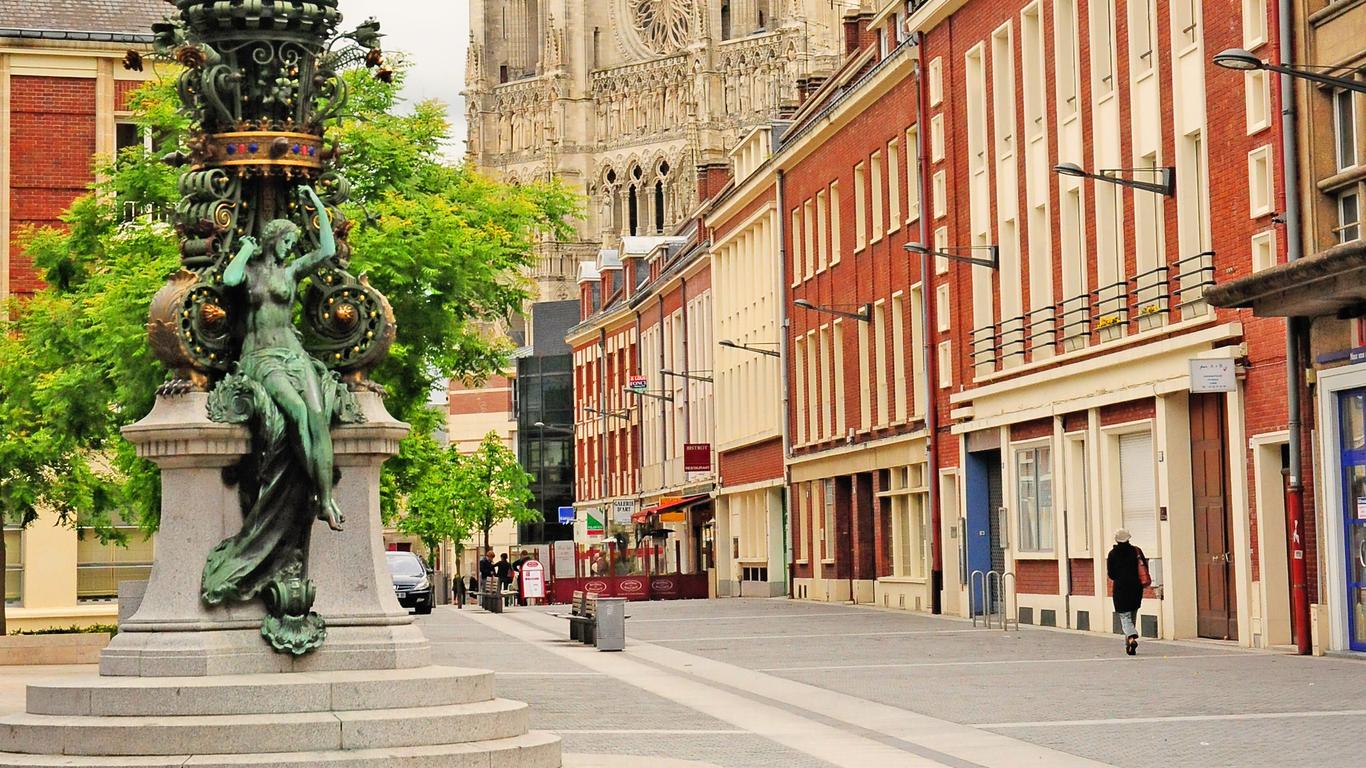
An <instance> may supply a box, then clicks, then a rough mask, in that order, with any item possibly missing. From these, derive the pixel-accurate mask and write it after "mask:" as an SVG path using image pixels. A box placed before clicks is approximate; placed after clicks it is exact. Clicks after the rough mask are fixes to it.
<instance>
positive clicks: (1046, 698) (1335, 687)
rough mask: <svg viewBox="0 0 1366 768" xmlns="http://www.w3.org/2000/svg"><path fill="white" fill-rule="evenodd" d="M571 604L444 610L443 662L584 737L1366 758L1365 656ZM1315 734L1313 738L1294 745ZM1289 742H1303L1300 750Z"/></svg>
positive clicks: (709, 745) (889, 753)
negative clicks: (1129, 646) (1365, 742)
mask: <svg viewBox="0 0 1366 768" xmlns="http://www.w3.org/2000/svg"><path fill="white" fill-rule="evenodd" d="M555 610H558V609H513V610H511V611H510V612H509V613H506V614H503V615H501V616H497V615H492V614H487V613H484V612H482V611H478V610H464V611H456V610H454V609H449V608H442V609H440V610H438V611H437V613H436V614H435V615H433V616H432V617H431V618H430V619H425V620H424V622H425V623H424V628H425V629H426V631H427V633H428V635H429V636H430V637H431V639H432V640H433V641H434V642H436V643H437V644H438V658H439V659H441V660H442V661H443V662H444V663H451V664H469V665H483V666H489V667H492V668H493V669H495V670H497V671H498V672H499V678H498V679H499V687H500V694H501V695H504V696H509V697H512V698H516V699H522V700H525V701H529V702H530V703H531V704H532V707H533V711H534V714H533V721H532V722H533V727H535V728H539V729H545V730H551V731H556V732H558V733H560V734H561V735H562V736H563V737H564V739H565V746H566V749H567V750H568V751H571V752H605V753H633V754H648V755H661V756H669V757H676V758H685V759H692V760H704V761H708V762H712V763H715V764H717V765H721V766H728V767H730V768H758V767H760V766H785V767H787V768H798V767H801V768H806V767H808V766H809V767H811V768H815V767H817V766H821V767H825V766H832V765H836V766H871V765H884V766H941V765H942V766H954V767H955V768H974V767H975V766H1001V767H1003V768H1004V767H1006V766H1021V765H1039V766H1073V765H1075V766H1083V765H1101V764H1108V765H1115V766H1122V767H1123V768H1147V767H1149V766H1153V767H1156V766H1166V767H1171V766H1210V767H1212V766H1238V767H1239V768H1257V767H1259V766H1265V767H1266V768H1273V767H1279V766H1285V765H1289V764H1294V765H1296V766H1324V767H1325V768H1326V767H1328V766H1332V767H1334V768H1346V767H1348V766H1360V765H1361V764H1362V763H1361V759H1360V753H1359V751H1358V748H1357V746H1356V745H1355V739H1344V738H1342V735H1343V734H1357V733H1361V732H1362V731H1363V730H1364V729H1366V665H1364V664H1363V663H1362V662H1359V661H1355V660H1348V659H1336V658H1319V659H1311V658H1302V657H1297V656H1287V655H1279V654H1273V653H1260V652H1252V651H1245V650H1242V649H1239V648H1236V647H1234V646H1232V645H1228V644H1223V643H1203V642H1202V643H1170V642H1145V643H1144V644H1143V646H1142V647H1141V648H1140V655H1139V656H1137V657H1134V658H1130V657H1126V656H1123V655H1122V647H1121V644H1120V642H1119V641H1118V640H1116V639H1111V638H1106V637H1101V636H1096V635H1086V634H1081V633H1076V632H1067V631H1060V630H1048V629H1040V628H1030V627H1024V628H1023V629H1021V630H1020V631H1019V632H1014V631H1012V632H1009V633H1006V632H1001V631H999V630H995V629H993V630H985V629H980V628H979V629H973V627H972V625H971V623H968V622H963V621H959V620H955V619H944V618H936V617H930V616H922V615H915V614H908V613H902V612H891V611H883V610H876V609H869V608H854V607H850V606H842V605H826V604H812V603H803V602H794V601H788V600H782V599H775V600H712V601H681V602H655V603H632V604H631V605H630V607H629V613H630V615H631V619H630V620H629V621H628V622H627V635H628V638H629V639H628V646H627V651H626V652H625V653H621V654H609V653H598V652H596V651H594V650H592V649H589V648H584V647H582V646H579V645H577V644H574V643H570V642H568V641H567V640H565V639H564V638H565V636H566V634H567V630H566V628H565V624H566V622H564V621H563V620H561V619H556V618H553V617H551V616H548V615H547V614H548V613H549V612H553V611H555ZM1304 744H1313V745H1314V748H1313V750H1312V751H1307V750H1300V749H1299V748H1298V747H1297V746H1296V745H1304ZM1292 756H1293V757H1292Z"/></svg>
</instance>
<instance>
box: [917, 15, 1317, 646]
mask: <svg viewBox="0 0 1366 768" xmlns="http://www.w3.org/2000/svg"><path fill="white" fill-rule="evenodd" d="M915 5H916V9H915V13H914V14H913V15H912V17H911V21H910V25H911V28H912V29H913V30H914V31H915V32H916V33H917V34H921V35H923V36H924V37H923V48H924V51H923V56H924V58H925V60H926V62H927V67H926V70H925V75H926V91H927V96H928V98H927V103H928V112H927V114H926V118H927V120H926V122H927V123H928V125H929V126H930V129H929V131H928V136H929V142H928V150H929V151H928V154H929V168H928V179H927V182H928V188H929V196H930V198H931V203H930V207H931V210H932V228H933V237H932V245H933V246H934V248H935V249H936V250H937V251H940V252H942V253H943V254H945V255H946V256H948V257H949V258H944V257H939V258H936V259H935V261H936V266H935V269H934V271H935V273H936V279H935V293H936V299H937V300H938V301H937V303H938V306H939V308H940V311H939V312H938V313H936V318H935V323H934V325H935V330H934V338H935V344H936V348H937V352H938V355H937V357H938V360H939V361H940V363H941V370H940V372H939V376H938V381H937V382H936V384H937V391H938V393H939V396H938V397H937V398H936V401H937V403H938V405H939V416H940V418H941V420H942V421H943V423H944V424H945V425H947V426H948V429H947V431H941V432H940V434H939V435H938V440H937V442H936V448H937V449H938V454H939V458H940V461H939V464H940V467H939V477H938V478H937V481H938V482H939V490H940V492H941V493H940V498H941V505H940V510H941V514H942V517H943V534H944V536H943V541H944V542H945V543H946V546H945V549H944V552H943V556H944V561H945V567H946V574H945V591H944V601H945V605H946V608H947V609H948V610H952V611H956V612H960V613H962V614H964V615H967V613H968V611H969V602H970V601H971V602H972V603H973V604H974V608H976V609H977V610H981V609H982V608H984V607H998V608H1001V609H1003V610H1004V612H1005V613H1007V614H1009V615H1011V616H1015V617H1018V618H1019V619H1020V620H1021V621H1022V622H1025V623H1039V624H1045V625H1057V626H1067V627H1073V628H1079V629H1091V630H1094V631H1102V632H1104V631H1110V629H1111V627H1110V624H1111V616H1112V614H1111V608H1110V605H1109V601H1108V599H1107V598H1106V594H1107V588H1108V583H1109V582H1108V580H1107V577H1106V572H1105V567H1104V561H1105V556H1106V553H1107V551H1108V549H1109V547H1110V544H1111V541H1112V539H1111V537H1112V534H1113V532H1114V530H1115V529H1117V528H1121V527H1123V528H1127V529H1129V530H1130V531H1131V532H1132V534H1133V538H1134V542H1135V543H1136V544H1137V545H1138V546H1140V547H1141V548H1142V549H1143V550H1144V551H1145V553H1146V554H1147V555H1148V556H1149V557H1150V558H1153V571H1154V575H1155V576H1156V577H1157V580H1158V582H1157V583H1158V586H1156V587H1155V588H1154V589H1152V590H1150V593H1149V599H1148V600H1147V601H1145V603H1144V607H1143V610H1142V612H1141V615H1140V629H1141V631H1142V633H1143V634H1145V635H1148V636H1162V637H1197V636H1200V637H1214V638H1219V639H1236V640H1239V641H1240V642H1241V643H1243V644H1244V645H1257V646H1268V645H1274V644H1281V643H1286V642H1288V641H1289V632H1290V625H1289V603H1288V582H1289V578H1288V571H1287V554H1286V553H1287V545H1286V531H1285V526H1284V520H1285V517H1284V507H1283V497H1282V493H1281V487H1280V483H1279V482H1278V478H1279V476H1280V471H1281V469H1282V450H1281V449H1282V446H1283V445H1284V444H1285V442H1286V439H1287V438H1286V433H1285V429H1286V413H1285V394H1284V392H1285V389H1284V388H1285V374H1284V365H1285V359H1284V357H1285V346H1284V336H1283V332H1284V331H1283V329H1284V324H1283V322H1281V321H1279V320H1264V319H1256V318H1253V317H1251V316H1250V314H1249V313H1245V312H1242V313H1239V312H1231V311H1223V310H1220V311H1216V310H1214V309H1213V308H1211V307H1210V306H1209V305H1208V303H1207V302H1206V301H1205V300H1204V292H1205V290H1206V289H1207V288H1208V287H1209V286H1211V285H1212V284H1213V282H1214V280H1215V279H1216V277H1217V278H1218V279H1220V280H1223V279H1226V278H1227V277H1231V276H1237V275H1242V274H1247V273H1249V272H1251V271H1252V270H1253V269H1256V268H1258V267H1263V266H1267V265H1270V264H1274V263H1275V262H1276V261H1278V260H1281V259H1283V258H1284V257H1283V255H1282V252H1283V247H1284V243H1283V242H1282V240H1283V233H1282V231H1281V230H1280V229H1279V228H1278V226H1277V223H1276V221H1275V220H1274V215H1275V213H1276V212H1277V211H1281V210H1284V209H1283V207H1282V203H1283V201H1282V200H1281V196H1280V192H1279V190H1280V184H1279V181H1278V179H1279V176H1280V170H1279V169H1280V167H1281V162H1280V157H1279V148H1280V137H1279V134H1278V124H1277V122H1276V121H1275V120H1274V119H1273V117H1274V116H1275V115H1276V114H1278V112H1279V109H1280V105H1279V103H1277V100H1276V98H1275V94H1274V91H1273V90H1272V89H1271V88H1270V87H1269V85H1270V83H1269V81H1268V78H1266V77H1262V76H1259V75H1260V74H1261V73H1254V74H1253V75H1247V76H1242V75H1237V74H1234V73H1228V72H1224V71H1222V70H1218V69H1215V68H1214V67H1213V66H1212V65H1211V64H1210V59H1211V57H1212V56H1213V54H1215V53H1217V52H1219V51H1221V50H1224V49H1227V48H1247V49H1251V50H1253V51H1255V52H1256V53H1257V55H1259V56H1262V57H1264V58H1270V59H1274V58H1275V56H1276V40H1275V30H1276V25H1275V23H1273V19H1272V17H1271V15H1270V14H1271V13H1272V10H1273V7H1269V6H1274V4H1269V3H1267V2H1261V1H1257V2H1232V0H1229V1H1228V2H1206V3H1204V4H1187V3H1171V4H1166V3H1157V2H1154V1H1153V0H1128V1H1126V2H1116V0H1089V1H1081V0H1053V1H1052V2H1020V1H1016V2H991V3H988V2H962V1H961V0H960V1H953V0H932V1H931V2H923V3H916V4H915ZM1192 13H1195V15H1194V16H1193V15H1192ZM1060 164H1072V165H1073V166H1075V168H1073V169H1071V172H1070V173H1059V172H1057V171H1056V170H1055V168H1056V167H1057V166H1059V165H1060ZM1168 168H1170V169H1172V170H1171V171H1164V170H1163V169H1168ZM1082 173H1084V174H1088V176H1082V175H1081V174H1082ZM1097 177H1100V178H1097ZM1116 180H1121V181H1124V182H1139V183H1140V186H1142V185H1143V184H1147V185H1148V186H1146V187H1142V188H1136V187H1135V186H1133V185H1132V184H1128V185H1121V184H1116V183H1114V182H1115V181H1116ZM1168 184H1169V185H1170V186H1167V187H1166V188H1165V189H1164V188H1163V187H1164V186H1165V185H1168ZM966 256H977V257H982V256H987V257H988V261H990V260H992V259H994V260H995V261H996V263H995V264H994V265H987V266H981V265H973V264H970V263H966V262H964V261H962V257H966ZM1193 366H1199V367H1200V369H1201V370H1203V371H1205V372H1207V373H1212V374H1213V381H1211V382H1202V379H1203V378H1204V377H1198V376H1195V375H1193V374H1192V367H1193ZM1201 383H1210V384H1213V386H1212V387H1211V388H1212V389H1216V390H1218V391H1215V392H1202V391H1199V390H1200V389H1201V387H1200V386H1198V385H1199V384H1201ZM1311 517H1312V513H1311ZM1308 534H1309V535H1310V536H1311V537H1312V536H1313V531H1312V530H1310V531H1308ZM955 548H957V549H958V550H959V551H958V552H955V551H954V549H955ZM1310 549H1311V550H1312V547H1311V548H1310ZM991 570H996V571H999V572H1008V573H1010V574H1013V579H1008V580H1009V581H1013V584H1008V585H1007V586H1008V587H1013V589H1007V592H1011V593H1012V595H1011V596H1010V597H1009V598H1008V600H1007V602H1006V604H1005V605H1004V606H999V605H995V603H996V599H995V598H992V597H988V598H986V599H985V600H984V599H983V598H982V597H981V595H980V594H974V593H975V592H977V593H980V591H981V587H980V584H974V579H973V577H972V574H973V572H987V571H991ZM1310 570H1311V572H1312V571H1313V570H1314V565H1313V564H1312V563H1311V565H1310ZM978 578H981V577H980V576H979V577H978ZM974 587H975V589H974Z"/></svg>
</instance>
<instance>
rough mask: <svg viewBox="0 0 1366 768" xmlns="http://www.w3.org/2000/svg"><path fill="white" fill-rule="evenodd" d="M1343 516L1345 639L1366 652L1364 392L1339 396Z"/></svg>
mask: <svg viewBox="0 0 1366 768" xmlns="http://www.w3.org/2000/svg"><path fill="white" fill-rule="evenodd" d="M1338 398H1339V399H1338V410H1339V414H1340V416H1339V423H1338V428H1339V434H1340V444H1341V447H1342V453H1341V462H1342V485H1343V489H1342V490H1343V500H1342V517H1343V526H1344V528H1343V537H1342V540H1343V542H1344V544H1345V545H1346V548H1347V552H1346V553H1345V554H1346V555H1347V638H1348V642H1349V643H1350V644H1351V647H1352V650H1354V651H1366V389H1357V390H1352V391H1350V392H1343V393H1342V394H1340V395H1338Z"/></svg>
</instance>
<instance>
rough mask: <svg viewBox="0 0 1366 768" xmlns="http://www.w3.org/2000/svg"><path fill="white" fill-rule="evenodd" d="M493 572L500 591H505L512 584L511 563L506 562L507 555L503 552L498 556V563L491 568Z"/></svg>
mask: <svg viewBox="0 0 1366 768" xmlns="http://www.w3.org/2000/svg"><path fill="white" fill-rule="evenodd" d="M493 571H494V573H496V574H498V587H499V588H500V589H507V588H508V586H509V585H511V584H512V563H510V562H508V553H506V552H504V553H503V554H501V555H499V556H498V563H497V564H496V565H494V566H493Z"/></svg>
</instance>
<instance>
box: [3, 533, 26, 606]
mask: <svg viewBox="0 0 1366 768" xmlns="http://www.w3.org/2000/svg"><path fill="white" fill-rule="evenodd" d="M4 536H5V602H6V603H9V604H11V605H17V604H18V603H19V602H20V600H22V599H23V596H24V532H23V531H22V530H20V529H19V528H18V526H14V527H11V526H9V525H5V527H4Z"/></svg>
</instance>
